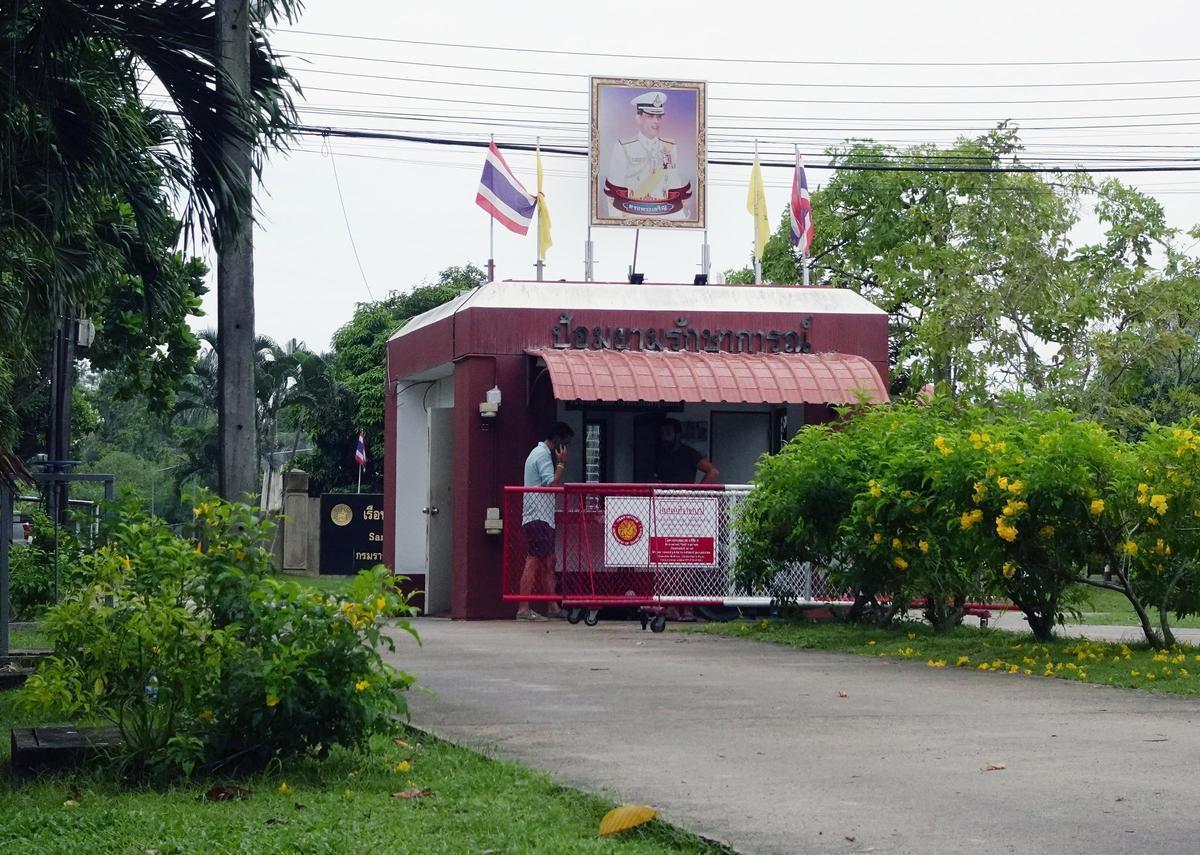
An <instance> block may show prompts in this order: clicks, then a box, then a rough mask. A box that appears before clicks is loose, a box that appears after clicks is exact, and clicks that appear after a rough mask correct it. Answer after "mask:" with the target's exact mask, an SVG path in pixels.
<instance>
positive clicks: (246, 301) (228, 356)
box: [216, 0, 258, 501]
mask: <svg viewBox="0 0 1200 855" xmlns="http://www.w3.org/2000/svg"><path fill="white" fill-rule="evenodd" d="M217 56H218V75H217V90H218V92H222V91H223V92H225V93H227V94H228V96H229V97H228V98H226V99H224V104H223V106H222V109H224V110H226V111H227V112H229V113H230V114H231V115H230V118H231V119H232V121H233V123H234V124H236V125H238V126H241V127H243V128H245V129H246V133H245V136H246V137H249V136H250V135H251V134H250V127H251V120H250V117H249V116H248V115H246V113H245V112H244V111H245V110H249V109H250V108H249V106H248V104H249V101H250V8H249V0H217ZM222 149H223V151H222V154H223V156H224V157H225V159H226V160H227V161H228V162H232V163H234V164H236V173H237V181H238V184H239V186H238V188H237V194H236V202H235V204H236V206H237V207H238V209H239V210H236V211H224V212H221V211H218V217H219V223H218V226H217V229H216V249H217V337H218V343H217V347H218V352H217V377H218V380H217V385H218V389H219V391H218V406H217V414H218V423H219V426H220V433H221V495H222V496H223V497H224V498H226V499H230V500H234V501H246V498H247V496H249V495H251V494H253V493H254V492H256V490H257V489H258V452H257V437H256V436H255V415H256V413H255V405H256V402H255V396H254V218H253V213H254V210H253V198H254V196H253V186H252V184H251V182H252V181H253V172H252V169H251V157H252V156H253V144H252V143H251V142H249V141H238V140H236V139H228V138H227V139H225V140H224V141H223V142H222Z"/></svg>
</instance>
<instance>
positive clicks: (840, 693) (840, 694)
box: [838, 689, 850, 698]
mask: <svg viewBox="0 0 1200 855" xmlns="http://www.w3.org/2000/svg"><path fill="white" fill-rule="evenodd" d="M838 697H839V698H848V697H850V696H849V695H848V694H846V690H845V689H838Z"/></svg>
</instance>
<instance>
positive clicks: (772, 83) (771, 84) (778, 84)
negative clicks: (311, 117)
mask: <svg viewBox="0 0 1200 855" xmlns="http://www.w3.org/2000/svg"><path fill="white" fill-rule="evenodd" d="M288 53H291V54H296V55H301V56H320V57H325V58H328V59H347V60H351V61H354V62H383V63H389V64H394V65H413V66H418V67H420V68H445V69H451V70H454V71H484V72H487V73H489V74H527V75H534V76H538V77H569V78H574V79H578V80H589V79H591V77H592V76H593V75H590V74H578V73H571V72H566V71H534V70H527V69H514V68H497V67H492V66H484V65H454V64H451V63H442V62H418V61H416V60H410V59H379V58H376V57H367V56H351V55H349V54H337V53H317V52H315V51H289V52H288ZM296 71H309V72H318V73H321V74H340V75H343V76H349V77H374V78H378V79H380V80H409V79H410V78H406V77H394V76H391V75H386V74H362V73H358V72H349V71H325V70H323V69H317V68H303V69H296ZM430 82H435V83H438V82H445V83H451V84H453V83H454V81H430ZM706 82H707V83H708V84H710V85H713V86H756V87H768V88H793V89H1070V88H1074V87H1094V86H1109V87H1112V86H1167V85H1175V84H1184V83H1200V79H1197V78H1182V79H1174V80H1111V81H1109V80H1088V81H1083V82H1079V83H809V82H805V83H790V82H785V81H780V80H708V81H706ZM505 88H514V89H516V88H521V87H515V86H514V87H505ZM533 91H539V92H565V91H573V90H564V89H535V90H533Z"/></svg>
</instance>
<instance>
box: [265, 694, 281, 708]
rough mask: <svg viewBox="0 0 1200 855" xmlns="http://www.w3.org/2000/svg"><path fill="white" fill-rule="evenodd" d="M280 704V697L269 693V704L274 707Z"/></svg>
mask: <svg viewBox="0 0 1200 855" xmlns="http://www.w3.org/2000/svg"><path fill="white" fill-rule="evenodd" d="M278 704H279V698H277V697H275V696H274V695H267V706H269V707H273V706H278Z"/></svg>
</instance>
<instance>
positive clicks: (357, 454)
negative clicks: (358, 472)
mask: <svg viewBox="0 0 1200 855" xmlns="http://www.w3.org/2000/svg"><path fill="white" fill-rule="evenodd" d="M354 462H355V463H357V464H358V465H359V467H363V466H366V465H367V444H366V442H364V441H363V432H362V431H361V430H360V431H359V432H358V447H357V448H355V449H354Z"/></svg>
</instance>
